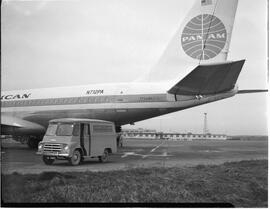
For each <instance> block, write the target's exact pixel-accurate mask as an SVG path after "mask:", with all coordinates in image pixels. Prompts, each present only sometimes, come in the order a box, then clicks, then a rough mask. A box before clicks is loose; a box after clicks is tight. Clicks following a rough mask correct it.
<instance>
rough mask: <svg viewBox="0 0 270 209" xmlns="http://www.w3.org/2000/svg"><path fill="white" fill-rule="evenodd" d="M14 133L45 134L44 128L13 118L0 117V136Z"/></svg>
mask: <svg viewBox="0 0 270 209" xmlns="http://www.w3.org/2000/svg"><path fill="white" fill-rule="evenodd" d="M14 130H16V132H17V133H18V132H20V133H25V132H27V133H28V134H29V133H32V134H34V133H40V132H45V127H43V126H41V125H39V124H37V123H33V122H30V121H27V120H24V119H21V118H17V117H14V116H7V115H1V134H2V135H9V134H12V133H14Z"/></svg>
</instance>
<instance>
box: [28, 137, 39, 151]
mask: <svg viewBox="0 0 270 209" xmlns="http://www.w3.org/2000/svg"><path fill="white" fill-rule="evenodd" d="M38 143H39V140H38V139H36V138H29V139H28V140H27V145H28V147H29V148H30V149H37V147H38Z"/></svg>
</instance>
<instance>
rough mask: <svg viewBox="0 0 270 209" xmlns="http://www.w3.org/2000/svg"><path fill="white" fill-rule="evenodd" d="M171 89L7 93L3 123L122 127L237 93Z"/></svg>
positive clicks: (135, 86)
mask: <svg viewBox="0 0 270 209" xmlns="http://www.w3.org/2000/svg"><path fill="white" fill-rule="evenodd" d="M167 89H168V85H167V83H135V82H134V83H132V82H131V83H120V84H95V85H86V86H73V87H58V88H44V89H30V90H20V91H6V92H2V95H1V104H2V108H1V119H2V121H3V120H7V119H8V120H12V118H21V119H23V120H24V121H29V122H33V123H35V124H39V125H40V126H42V127H44V130H45V129H46V127H47V125H48V122H49V120H51V119H56V118H67V117H68V118H91V119H102V120H107V121H112V122H114V123H115V124H116V125H117V126H121V125H125V124H132V123H134V122H137V121H141V120H145V119H148V118H152V117H156V116H159V115H164V114H167V113H171V112H175V111H179V110H182V109H186V108H190V107H193V106H197V105H202V104H205V103H209V102H213V101H216V100H220V99H224V98H228V97H231V96H234V95H235V94H236V93H237V90H236V89H234V90H231V91H228V92H226V93H222V94H215V95H207V96H206V95H202V96H184V95H173V94H168V93H167ZM21 131H22V130H21ZM13 132H14V130H13ZM12 134H14V133H12Z"/></svg>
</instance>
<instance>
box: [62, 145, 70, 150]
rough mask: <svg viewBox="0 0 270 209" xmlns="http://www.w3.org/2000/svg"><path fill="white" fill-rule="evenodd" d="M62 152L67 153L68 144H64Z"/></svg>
mask: <svg viewBox="0 0 270 209" xmlns="http://www.w3.org/2000/svg"><path fill="white" fill-rule="evenodd" d="M63 151H64V152H69V146H68V144H64V145H63Z"/></svg>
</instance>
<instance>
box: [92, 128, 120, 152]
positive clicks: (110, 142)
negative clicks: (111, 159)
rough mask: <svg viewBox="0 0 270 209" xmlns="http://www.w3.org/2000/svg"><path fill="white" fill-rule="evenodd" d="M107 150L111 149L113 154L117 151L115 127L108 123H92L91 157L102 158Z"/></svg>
mask: <svg viewBox="0 0 270 209" xmlns="http://www.w3.org/2000/svg"><path fill="white" fill-rule="evenodd" d="M106 148H110V149H111V150H112V153H115V152H116V151H117V145H116V133H115V128H114V125H112V124H108V123H105V124H103V123H92V124H91V156H93V157H94V156H101V155H102V154H103V153H104V149H106Z"/></svg>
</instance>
